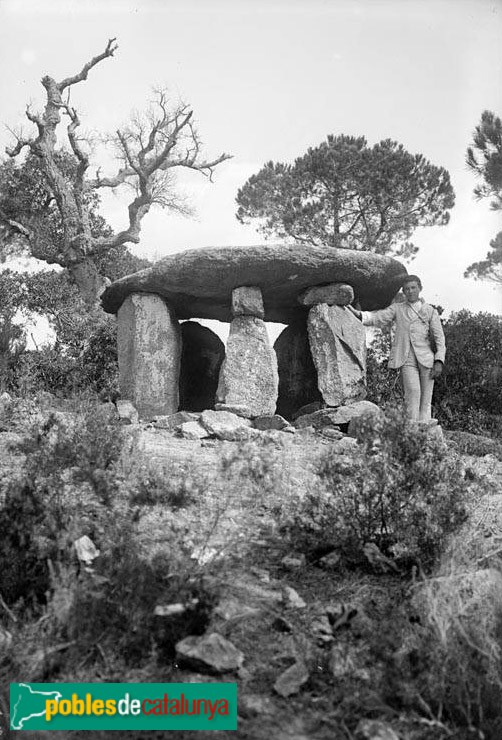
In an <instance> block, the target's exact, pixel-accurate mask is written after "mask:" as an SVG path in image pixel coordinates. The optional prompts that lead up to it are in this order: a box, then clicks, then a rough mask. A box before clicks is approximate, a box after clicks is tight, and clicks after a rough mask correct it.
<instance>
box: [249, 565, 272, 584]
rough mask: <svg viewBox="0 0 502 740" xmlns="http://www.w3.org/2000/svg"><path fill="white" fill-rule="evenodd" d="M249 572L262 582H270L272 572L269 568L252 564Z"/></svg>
mask: <svg viewBox="0 0 502 740" xmlns="http://www.w3.org/2000/svg"><path fill="white" fill-rule="evenodd" d="M249 572H250V573H252V574H253V575H254V576H256V577H257V578H258V579H259V580H260V581H261V582H262V583H270V573H269V572H268V570H265V569H264V568H258V567H257V566H255V565H252V566H251V568H250V569H249Z"/></svg>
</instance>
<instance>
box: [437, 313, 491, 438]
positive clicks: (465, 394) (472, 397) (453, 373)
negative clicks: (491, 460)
mask: <svg viewBox="0 0 502 740" xmlns="http://www.w3.org/2000/svg"><path fill="white" fill-rule="evenodd" d="M444 330H445V336H446V347H447V355H446V364H445V368H444V372H443V375H442V377H441V378H440V380H439V381H438V382H437V383H436V389H435V403H436V408H437V413H438V418H440V420H442V421H444V422H445V423H448V424H449V425H450V426H452V427H455V428H458V429H465V431H470V432H476V431H481V432H483V431H485V432H486V431H488V432H490V429H489V427H490V426H491V425H492V424H493V416H499V417H500V415H502V396H501V394H500V379H501V377H502V361H501V358H502V318H501V317H500V316H494V315H492V314H488V313H478V314H472V313H471V312H469V311H459V312H458V313H454V314H452V315H451V316H450V318H449V319H448V320H447V321H446V322H445V324H444ZM476 412H478V414H479V412H482V413H481V415H478V419H477V420H476ZM483 417H484V418H483ZM480 422H481V423H480ZM486 424H488V426H487V425H486ZM495 426H496V427H498V429H499V430H500V422H495ZM473 427H474V428H473Z"/></svg>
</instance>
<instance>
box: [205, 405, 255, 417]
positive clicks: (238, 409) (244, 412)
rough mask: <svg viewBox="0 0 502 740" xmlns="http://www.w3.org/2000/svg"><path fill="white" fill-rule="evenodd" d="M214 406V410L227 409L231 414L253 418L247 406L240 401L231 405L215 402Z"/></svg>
mask: <svg viewBox="0 0 502 740" xmlns="http://www.w3.org/2000/svg"><path fill="white" fill-rule="evenodd" d="M214 408H215V410H216V411H229V412H230V413H231V414H235V415H236V416H242V417H243V418H244V419H253V418H254V414H253V412H252V411H251V409H250V408H249V406H244V404H242V403H240V404H239V403H234V404H233V405H232V404H229V403H216V404H215V405H214Z"/></svg>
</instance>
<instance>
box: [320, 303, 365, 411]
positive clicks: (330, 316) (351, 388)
mask: <svg viewBox="0 0 502 740" xmlns="http://www.w3.org/2000/svg"><path fill="white" fill-rule="evenodd" d="M307 327H308V334H309V341H310V350H311V352H312V359H313V360H314V365H315V366H316V368H317V377H318V387H319V390H320V391H321V394H322V397H323V399H324V401H325V403H327V404H328V405H329V406H340V405H341V404H344V403H347V402H349V403H350V402H351V401H359V400H361V399H362V398H364V396H365V395H366V335H365V330H364V326H363V325H362V323H361V322H360V321H358V320H357V319H356V318H355V316H354V315H353V314H352V313H351V312H350V311H349V310H348V309H347V308H343V307H341V306H327V305H326V304H325V303H323V304H320V305H318V306H314V307H313V308H311V309H310V311H309V317H308V322H307Z"/></svg>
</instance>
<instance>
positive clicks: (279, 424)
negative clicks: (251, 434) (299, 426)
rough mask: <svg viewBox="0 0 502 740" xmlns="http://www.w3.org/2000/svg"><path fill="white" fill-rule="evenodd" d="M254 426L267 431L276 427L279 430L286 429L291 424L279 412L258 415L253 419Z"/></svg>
mask: <svg viewBox="0 0 502 740" xmlns="http://www.w3.org/2000/svg"><path fill="white" fill-rule="evenodd" d="M253 426H254V427H255V429H261V430H262V431H264V432H266V431H269V430H270V429H275V430H278V431H280V430H281V429H282V430H284V429H285V428H287V427H289V426H290V425H289V422H287V421H286V419H285V418H284V417H283V416H280V415H279V414H273V415H272V416H257V417H256V419H255V420H254V421H253Z"/></svg>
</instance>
